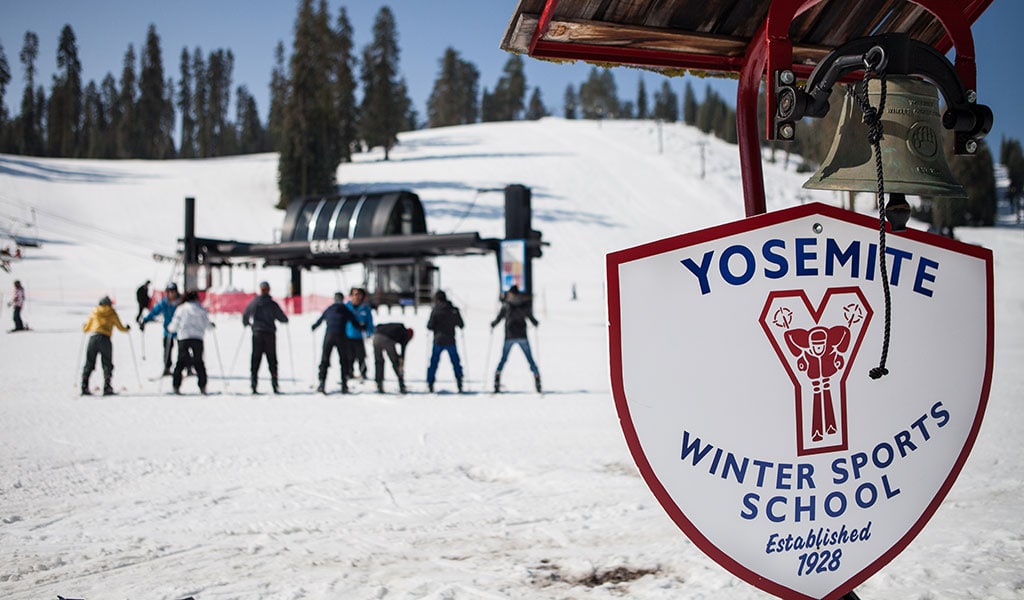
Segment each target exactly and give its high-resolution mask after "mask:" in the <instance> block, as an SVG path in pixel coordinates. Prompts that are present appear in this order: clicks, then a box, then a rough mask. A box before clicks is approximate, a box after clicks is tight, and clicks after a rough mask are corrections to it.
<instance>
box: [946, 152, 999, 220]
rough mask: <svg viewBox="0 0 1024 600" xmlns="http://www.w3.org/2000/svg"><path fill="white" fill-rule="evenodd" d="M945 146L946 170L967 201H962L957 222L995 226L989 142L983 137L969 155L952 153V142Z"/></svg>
mask: <svg viewBox="0 0 1024 600" xmlns="http://www.w3.org/2000/svg"><path fill="white" fill-rule="evenodd" d="M950 138H952V136H950ZM945 146H946V153H947V158H948V159H949V169H950V171H952V173H953V177H954V178H955V179H956V180H957V181H959V182H960V183H961V185H963V186H964V189H966V190H967V201H966V202H964V203H963V211H964V213H963V216H962V218H961V219H957V224H960V223H964V224H967V225H981V226H985V227H990V226H992V225H995V223H996V180H995V170H994V169H993V164H992V153H991V151H989V149H988V144H986V143H985V141H984V140H982V141H981V142H979V143H978V149H977V151H976V152H975V153H974V154H973V155H969V156H966V155H965V156H959V155H956V154H953V151H952V144H951V143H949V144H945ZM943 200H948V199H943Z"/></svg>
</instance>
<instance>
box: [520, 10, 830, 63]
mask: <svg viewBox="0 0 1024 600" xmlns="http://www.w3.org/2000/svg"><path fill="white" fill-rule="evenodd" d="M539 20H540V17H539V15H520V18H519V20H518V22H517V23H515V25H514V27H513V28H512V32H511V34H510V35H509V36H507V38H506V40H505V42H503V44H502V49H503V50H507V51H510V52H518V53H526V52H527V51H528V49H529V44H530V39H531V37H532V35H533V31H534V30H535V29H536V27H537V23H538V22H539ZM541 39H542V40H544V41H545V42H556V43H561V44H566V45H567V46H568V47H571V46H572V45H573V44H586V45H593V46H608V47H609V48H615V47H620V48H633V49H638V50H651V51H670V52H679V53H687V54H702V55H708V56H725V57H741V56H743V54H744V52H745V51H746V48H747V45H748V43H749V40H748V39H742V38H732V37H729V36H720V35H719V36H716V35H707V34H699V33H687V32H682V31H676V30H668V29H658V28H652V27H641V26H638V25H637V26H627V25H616V24H610V23H598V22H584V21H565V20H559V19H554V20H552V21H551V26H550V28H549V29H548V34H547V35H545V36H543V37H542V38H541ZM828 52H829V48H826V47H821V46H813V45H806V44H797V45H795V46H794V48H793V60H794V62H796V63H798V64H815V63H817V61H818V60H820V59H821V58H822V57H823V56H825V55H826V54H827V53H828Z"/></svg>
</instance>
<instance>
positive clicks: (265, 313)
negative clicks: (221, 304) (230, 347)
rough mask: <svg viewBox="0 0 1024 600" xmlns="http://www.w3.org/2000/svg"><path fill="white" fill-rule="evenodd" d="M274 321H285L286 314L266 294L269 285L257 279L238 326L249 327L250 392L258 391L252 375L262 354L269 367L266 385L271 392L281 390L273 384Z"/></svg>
mask: <svg viewBox="0 0 1024 600" xmlns="http://www.w3.org/2000/svg"><path fill="white" fill-rule="evenodd" d="M274 321H280V322H282V323H287V322H288V316H287V315H285V314H284V311H283V310H281V307H280V306H279V305H278V304H277V302H274V299H273V298H271V297H270V284H269V283H267V282H266V281H261V282H260V293H259V295H258V296H256V297H255V298H253V299H252V302H250V303H249V305H248V306H246V307H245V312H243V313H242V325H243V326H245V327H249V326H252V362H251V363H250V365H249V373H250V378H251V383H252V393H254V394H256V393H258V392H257V391H256V375H257V373H259V370H260V363H261V362H262V361H263V355H264V354H265V355H266V356H267V366H268V367H269V368H270V385H271V387H272V388H274V393H275V394H280V393H281V388H279V387H278V385H277V325H275V324H274Z"/></svg>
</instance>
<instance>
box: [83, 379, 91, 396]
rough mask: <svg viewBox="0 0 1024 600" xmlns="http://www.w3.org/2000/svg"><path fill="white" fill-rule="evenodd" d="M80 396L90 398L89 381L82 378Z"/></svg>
mask: <svg viewBox="0 0 1024 600" xmlns="http://www.w3.org/2000/svg"><path fill="white" fill-rule="evenodd" d="M82 395H83V396H92V392H90V391H89V380H88V379H86V378H84V377H83V378H82Z"/></svg>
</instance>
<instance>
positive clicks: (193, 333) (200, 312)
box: [167, 291, 213, 395]
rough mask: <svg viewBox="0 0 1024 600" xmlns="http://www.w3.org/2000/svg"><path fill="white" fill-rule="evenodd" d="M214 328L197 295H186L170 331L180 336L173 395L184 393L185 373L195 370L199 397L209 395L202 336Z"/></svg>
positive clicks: (172, 377)
mask: <svg viewBox="0 0 1024 600" xmlns="http://www.w3.org/2000/svg"><path fill="white" fill-rule="evenodd" d="M211 327H213V323H211V322H210V317H209V315H208V314H207V313H206V309H205V308H203V307H202V305H200V304H199V294H198V292H195V291H191V292H186V293H185V297H184V299H183V301H182V303H181V305H179V306H178V308H177V309H175V311H174V317H173V318H172V319H171V324H170V325H168V326H167V330H168V331H170V332H172V333H176V334H177V335H178V362H177V363H176V364H175V365H174V372H173V373H172V374H171V381H172V382H173V385H174V393H175V394H180V393H181V379H182V373H183V372H184V371H185V369H186V368H188V367H192V369H194V370H195V373H196V376H197V377H198V378H199V393H201V394H204V395H205V394H206V382H207V377H206V365H205V364H204V362H203V335H205V334H206V330H207V329H209V328H211Z"/></svg>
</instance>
